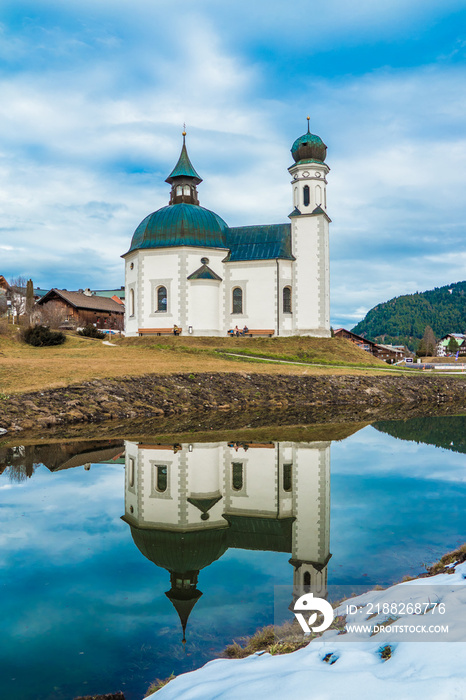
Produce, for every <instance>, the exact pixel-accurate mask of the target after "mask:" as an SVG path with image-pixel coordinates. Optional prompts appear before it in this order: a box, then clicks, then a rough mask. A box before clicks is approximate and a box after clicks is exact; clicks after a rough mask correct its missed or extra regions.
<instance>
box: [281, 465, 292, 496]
mask: <svg viewBox="0 0 466 700" xmlns="http://www.w3.org/2000/svg"><path fill="white" fill-rule="evenodd" d="M292 468H293V465H292V464H284V465H283V490H284V491H291V486H292V482H291V473H292V471H291V470H292Z"/></svg>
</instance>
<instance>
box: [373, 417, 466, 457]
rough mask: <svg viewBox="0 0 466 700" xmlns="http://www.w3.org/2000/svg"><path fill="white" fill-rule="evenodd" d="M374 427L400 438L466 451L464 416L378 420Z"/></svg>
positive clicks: (465, 420)
mask: <svg viewBox="0 0 466 700" xmlns="http://www.w3.org/2000/svg"><path fill="white" fill-rule="evenodd" d="M373 426H374V428H377V430H380V431H381V432H382V433H389V434H390V435H393V437H396V438H399V439H400V440H410V441H412V442H418V443H419V442H425V443H426V444H427V445H436V447H443V448H444V449H445V450H452V451H453V452H462V453H464V452H466V416H448V417H447V416H441V417H439V418H432V417H426V418H411V419H410V420H407V421H401V420H400V421H398V420H393V421H388V420H387V421H378V422H377V423H373Z"/></svg>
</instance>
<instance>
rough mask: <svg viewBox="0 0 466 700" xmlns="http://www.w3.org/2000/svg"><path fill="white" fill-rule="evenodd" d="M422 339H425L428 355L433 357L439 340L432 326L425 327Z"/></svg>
mask: <svg viewBox="0 0 466 700" xmlns="http://www.w3.org/2000/svg"><path fill="white" fill-rule="evenodd" d="M422 340H423V341H424V345H425V348H426V355H428V356H429V357H433V356H434V355H435V347H436V345H437V341H436V340H435V335H434V331H433V330H432V328H431V327H430V326H426V327H425V329H424V335H423V336H422Z"/></svg>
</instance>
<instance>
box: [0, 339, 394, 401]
mask: <svg viewBox="0 0 466 700" xmlns="http://www.w3.org/2000/svg"><path fill="white" fill-rule="evenodd" d="M216 349H221V350H231V351H232V352H248V353H254V354H259V355H263V356H266V357H268V358H270V359H272V360H273V359H278V358H289V359H291V360H298V361H300V362H306V363H308V362H311V363H312V362H314V363H324V364H327V363H334V364H337V365H344V366H342V367H332V366H331V365H329V366H328V367H315V366H312V364H309V365H306V366H302V365H295V366H293V365H287V364H279V363H275V362H266V363H263V362H256V361H248V360H247V359H234V358H228V357H227V356H225V355H221V354H218V353H216V352H215V350H216ZM351 365H353V366H351ZM358 365H359V366H358ZM364 365H366V366H367V367H368V368H369V367H371V368H373V369H372V372H371V373H373V370H374V369H376V368H377V367H382V368H383V367H385V368H386V367H387V365H385V363H383V362H381V361H379V360H376V359H374V358H373V357H371V356H370V355H368V354H367V353H365V352H363V351H361V350H358V349H357V348H356V347H355V346H354V345H352V344H351V343H349V342H348V341H345V340H340V339H336V338H325V339H324V338H277V339H274V338H257V339H255V338H251V339H250V338H192V337H187V338H186V337H182V336H181V337H177V338H175V337H172V336H168V337H166V338H165V337H156V336H152V337H145V338H133V339H129V338H128V339H124V338H123V339H121V340H117V341H115V345H113V346H109V345H104V344H103V343H102V342H101V341H98V340H91V339H88V338H82V337H79V336H72V335H70V336H68V337H67V340H66V343H65V344H64V345H59V346H55V347H50V348H34V347H31V346H29V345H26V344H24V343H21V342H19V341H18V340H17V339H16V334H15V333H14V332H13V331H12V330H9V332H8V333H6V334H3V335H0V392H1V393H3V394H10V393H15V392H25V391H39V390H41V389H46V388H53V387H59V386H67V385H69V384H76V383H80V382H83V381H86V380H89V379H96V378H112V377H121V376H125V375H126V376H139V375H142V374H149V373H155V374H175V373H186V372H188V373H190V372H259V373H267V374H361V373H364V367H363V366H364Z"/></svg>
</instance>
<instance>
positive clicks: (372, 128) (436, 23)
mask: <svg viewBox="0 0 466 700" xmlns="http://www.w3.org/2000/svg"><path fill="white" fill-rule="evenodd" d="M0 95H1V100H0V214H1V219H0V274H3V275H4V276H5V277H6V278H7V279H9V280H11V279H13V278H16V277H18V276H25V277H28V278H29V277H32V279H33V280H34V284H35V286H39V287H41V288H46V289H48V288H50V287H58V288H67V289H78V288H84V287H91V288H94V289H105V288H107V289H108V288H114V287H120V286H121V285H123V284H124V268H123V260H122V259H121V258H120V255H122V254H123V253H125V252H126V251H127V250H128V248H129V244H130V241H131V237H132V234H133V232H134V230H135V228H136V227H137V225H138V224H139V222H140V221H141V220H142V219H143V218H144V217H145V216H147V215H148V214H149V213H151V212H152V211H155V210H156V209H159V208H160V207H162V206H165V205H166V204H168V197H169V186H168V185H167V184H166V183H165V182H164V181H165V178H166V177H167V175H168V174H169V172H170V171H171V169H172V168H173V166H174V165H175V163H176V160H177V158H178V155H179V152H180V148H181V138H182V137H181V132H182V130H183V123H186V129H187V134H188V135H187V145H188V152H189V155H190V158H191V160H192V162H193V165H194V167H195V168H196V170H197V172H198V173H199V174H200V176H201V177H202V178H203V180H204V181H203V183H202V184H201V185H200V187H199V198H200V202H201V205H202V206H204V207H207V208H208V209H212V210H213V211H215V212H217V213H218V214H219V215H220V216H221V217H222V218H224V219H225V220H226V221H227V223H228V224H230V225H231V226H239V225H247V224H255V223H281V222H287V221H288V218H287V216H288V214H289V213H290V212H291V210H292V203H291V200H292V197H291V185H290V176H289V173H288V172H287V168H288V167H289V166H290V165H291V164H292V162H293V161H292V158H291V154H290V148H291V145H292V143H293V141H294V140H295V139H296V138H297V137H299V136H300V135H301V134H303V133H304V132H305V131H306V128H307V126H306V124H307V123H306V116H307V115H309V116H310V118H311V120H310V125H311V131H312V132H313V133H316V134H318V135H319V136H320V137H321V138H322V139H323V140H324V142H325V143H326V144H327V146H328V153H327V163H328V165H329V166H330V168H331V172H330V174H329V176H328V180H329V185H328V192H327V195H328V212H329V215H330V217H331V219H332V222H333V223H332V225H331V233H330V250H331V297H332V298H331V322H332V325H333V326H334V327H338V326H345V327H348V328H351V327H352V326H353V325H355V324H356V323H357V322H358V321H359V320H361V318H363V317H364V315H365V313H366V312H367V311H368V310H369V309H370V308H372V307H373V306H374V305H376V304H377V303H379V302H383V301H386V300H388V299H390V298H393V297H394V296H398V295H401V294H409V293H413V292H416V291H424V290H426V289H432V288H433V287H438V286H442V285H446V284H450V283H452V282H457V281H461V280H464V279H465V278H466V274H465V266H466V243H465V233H466V197H465V194H464V193H465V192H466V119H465V116H464V115H465V114H466V3H464V0H443V2H439V1H438V0H436V1H433V0H422V2H421V0H403V2H402V1H401V0H390V2H388V3H384V4H382V3H374V2H372V1H371V0H355V2H353V3H349V2H347V0H327V1H326V2H325V3H317V2H315V1H314V2H313V1H312V0H294V2H293V3H282V2H278V0H273V1H272V2H270V1H268V2H265V1H264V0H255V2H254V3H251V2H245V0H236V1H235V2H234V3H232V2H229V3H219V2H218V1H214V0H197V2H196V3H186V4H185V5H183V4H179V5H178V4H175V3H173V2H169V1H168V0H131V2H130V1H129V0H112V2H110V0H92V2H91V1H90V0H79V2H77V1H75V0H67V2H66V3H63V2H62V1H60V0H30V1H29V2H27V1H26V0H2V4H1V8H0Z"/></svg>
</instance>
